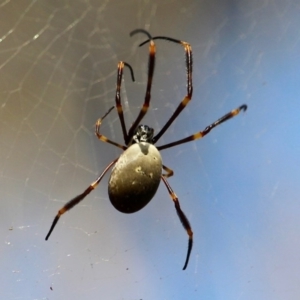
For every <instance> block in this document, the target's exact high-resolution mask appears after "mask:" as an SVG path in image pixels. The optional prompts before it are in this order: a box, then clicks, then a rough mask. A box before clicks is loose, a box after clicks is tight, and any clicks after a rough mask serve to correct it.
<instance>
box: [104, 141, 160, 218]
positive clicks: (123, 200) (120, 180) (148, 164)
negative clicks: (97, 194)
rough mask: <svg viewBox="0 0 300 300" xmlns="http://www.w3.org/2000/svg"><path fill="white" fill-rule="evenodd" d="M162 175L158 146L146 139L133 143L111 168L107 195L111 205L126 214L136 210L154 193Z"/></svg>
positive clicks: (144, 204) (145, 203) (147, 201)
mask: <svg viewBox="0 0 300 300" xmlns="http://www.w3.org/2000/svg"><path fill="white" fill-rule="evenodd" d="M161 174H162V159H161V155H160V153H159V151H158V150H157V148H156V147H155V146H154V145H152V144H150V143H146V142H140V143H137V144H133V145H131V146H130V147H129V148H128V149H126V150H125V151H124V152H123V153H122V154H121V155H120V157H119V159H118V161H117V162H116V164H115V166H114V168H113V169H112V172H111V175H110V178H109V183H108V195H109V199H110V201H111V203H112V205H113V206H114V207H115V208H116V209H117V210H119V211H120V212H123V213H134V212H136V211H138V210H140V209H142V208H143V207H144V206H146V205H147V204H148V203H149V202H150V200H151V199H152V198H153V196H154V195H155V193H156V191H157V189H158V186H159V183H160V180H161Z"/></svg>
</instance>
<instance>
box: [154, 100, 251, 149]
mask: <svg viewBox="0 0 300 300" xmlns="http://www.w3.org/2000/svg"><path fill="white" fill-rule="evenodd" d="M242 110H243V111H246V110H247V105H246V104H243V105H241V106H240V107H238V108H236V109H233V110H232V111H231V112H229V113H228V114H226V115H224V116H223V117H221V118H220V119H218V120H217V121H215V122H214V123H212V124H210V125H209V126H207V127H206V128H205V129H204V130H203V131H199V132H197V133H195V134H192V135H190V136H188V137H186V138H184V139H181V140H178V141H175V142H173V143H169V144H166V145H162V146H159V147H157V149H158V150H163V149H167V148H171V147H174V146H177V145H180V144H183V143H188V142H191V141H194V140H198V139H201V138H203V137H204V136H205V135H207V134H208V133H209V132H210V131H211V130H212V129H213V128H215V127H216V126H218V125H220V124H221V123H223V122H225V121H227V120H229V119H231V118H233V117H235V116H236V115H238V114H239V113H240V111H242Z"/></svg>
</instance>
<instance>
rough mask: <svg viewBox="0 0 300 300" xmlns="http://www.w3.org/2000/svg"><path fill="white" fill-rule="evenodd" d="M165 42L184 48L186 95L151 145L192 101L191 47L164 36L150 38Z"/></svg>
mask: <svg viewBox="0 0 300 300" xmlns="http://www.w3.org/2000/svg"><path fill="white" fill-rule="evenodd" d="M158 39H160V40H167V41H170V42H174V43H177V44H181V45H182V46H183V47H184V51H185V61H186V72H187V94H186V96H185V97H184V98H183V99H182V101H181V102H180V104H179V105H178V107H177V109H176V110H175V112H174V113H173V115H172V116H171V118H170V119H169V120H168V122H167V123H166V124H165V125H164V127H163V128H162V129H161V130H160V131H159V133H158V134H157V135H156V136H155V137H154V138H153V143H154V144H155V143H156V142H157V141H158V140H159V139H160V137H161V136H162V135H163V134H164V133H165V132H166V130H167V129H168V128H169V127H170V125H171V124H172V123H173V121H174V120H175V119H176V118H177V117H178V115H179V114H180V113H181V111H182V110H183V109H184V108H185V107H186V106H187V104H188V103H189V102H190V100H191V99H192V95H193V82H192V72H193V55H192V47H191V45H190V44H189V43H186V42H183V41H180V40H177V39H173V38H169V37H165V36H156V37H154V38H152V40H158ZM148 41H149V40H147V41H145V42H143V43H141V44H140V46H142V45H144V44H145V43H147V42H148Z"/></svg>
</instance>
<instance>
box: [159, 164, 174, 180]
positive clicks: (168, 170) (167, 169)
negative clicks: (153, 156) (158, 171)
mask: <svg viewBox="0 0 300 300" xmlns="http://www.w3.org/2000/svg"><path fill="white" fill-rule="evenodd" d="M163 169H164V170H165V171H166V172H167V173H165V174H162V175H163V176H164V177H165V178H168V177H171V176H173V175H174V171H173V170H172V169H170V168H168V167H166V166H165V165H163Z"/></svg>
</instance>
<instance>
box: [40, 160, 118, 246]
mask: <svg viewBox="0 0 300 300" xmlns="http://www.w3.org/2000/svg"><path fill="white" fill-rule="evenodd" d="M117 160H118V158H117V159H115V160H114V161H112V162H111V163H110V164H109V165H108V166H107V167H106V168H105V169H104V171H103V172H102V174H101V175H100V176H99V177H98V178H97V180H96V181H94V182H93V183H91V184H90V186H89V187H88V188H87V189H86V190H85V191H84V192H83V193H82V194H80V195H78V196H76V197H75V198H73V199H72V200H70V201H69V202H67V203H66V204H65V205H64V206H63V207H62V208H61V209H60V210H59V211H58V213H57V215H56V216H55V218H54V220H53V222H52V225H51V227H50V230H49V232H48V234H47V235H46V238H45V240H46V241H47V240H48V238H49V236H50V235H51V233H52V231H53V229H54V227H55V225H56V224H57V222H58V220H59V218H60V216H61V215H63V214H64V213H65V212H67V211H68V210H70V209H71V208H73V207H74V206H75V205H77V204H78V203H79V202H80V201H82V200H83V199H84V198H85V197H86V196H87V195H88V194H89V193H90V192H91V191H92V190H94V189H95V188H96V187H97V185H98V184H99V183H100V181H101V179H102V178H103V176H104V175H105V174H106V172H107V171H108V170H109V169H110V168H111V166H112V165H114V164H115V163H116V162H117Z"/></svg>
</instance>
